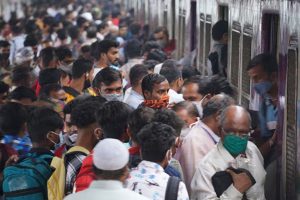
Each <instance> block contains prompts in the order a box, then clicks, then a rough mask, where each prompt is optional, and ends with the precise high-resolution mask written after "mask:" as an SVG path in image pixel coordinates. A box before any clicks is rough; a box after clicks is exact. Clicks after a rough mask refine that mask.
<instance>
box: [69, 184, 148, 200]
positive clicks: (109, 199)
mask: <svg viewBox="0 0 300 200" xmlns="http://www.w3.org/2000/svg"><path fill="white" fill-rule="evenodd" d="M82 199H86V200H98V199H105V200H120V199H126V200H147V198H146V197H143V196H142V195H139V194H137V193H135V192H132V191H130V190H128V189H125V188H123V185H122V183H121V182H120V181H114V180H97V181H93V182H92V183H91V185H90V187H89V188H88V189H86V190H84V191H81V192H78V193H75V194H71V195H69V196H67V197H66V198H65V200H82Z"/></svg>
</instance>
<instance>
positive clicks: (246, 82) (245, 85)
mask: <svg viewBox="0 0 300 200" xmlns="http://www.w3.org/2000/svg"><path fill="white" fill-rule="evenodd" d="M251 44H252V27H250V26H246V27H245V28H244V34H243V50H242V105H243V106H244V107H245V108H248V107H249V101H243V98H246V99H250V77H249V76H248V73H247V65H248V62H249V61H250V60H251Z"/></svg>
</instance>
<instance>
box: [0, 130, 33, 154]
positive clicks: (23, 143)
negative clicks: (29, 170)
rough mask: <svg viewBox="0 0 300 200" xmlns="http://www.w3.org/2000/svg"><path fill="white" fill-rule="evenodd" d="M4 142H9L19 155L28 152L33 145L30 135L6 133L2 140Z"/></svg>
mask: <svg viewBox="0 0 300 200" xmlns="http://www.w3.org/2000/svg"><path fill="white" fill-rule="evenodd" d="M0 142H1V143H2V144H7V145H9V146H11V147H12V148H13V149H15V150H16V151H17V152H18V153H19V155H24V154H26V153H28V152H29V151H30V149H31V147H32V143H31V140H30V138H29V136H28V135H25V136H24V137H18V136H14V135H10V134H5V135H4V136H3V138H2V140H1V141H0Z"/></svg>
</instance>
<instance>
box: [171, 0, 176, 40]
mask: <svg viewBox="0 0 300 200" xmlns="http://www.w3.org/2000/svg"><path fill="white" fill-rule="evenodd" d="M171 4H172V5H171V12H172V13H171V18H172V22H171V24H172V38H175V21H176V15H175V1H171Z"/></svg>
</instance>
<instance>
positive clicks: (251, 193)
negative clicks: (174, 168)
mask: <svg viewBox="0 0 300 200" xmlns="http://www.w3.org/2000/svg"><path fill="white" fill-rule="evenodd" d="M245 153H246V158H243V157H241V156H238V157H236V158H233V157H232V156H231V154H230V153H229V152H228V151H227V150H226V149H225V148H224V146H223V144H222V142H219V143H218V145H217V146H215V147H214V148H213V149H212V150H211V151H210V152H209V153H208V154H207V155H206V156H205V157H204V158H203V159H202V160H201V161H200V163H199V164H198V165H197V168H196V173H195V175H194V177H193V180H192V184H191V188H192V198H191V199H193V200H205V199H210V200H211V199H230V200H241V199H243V194H242V193H240V192H239V191H238V190H237V189H236V188H235V187H234V186H233V184H232V185H231V186H229V188H228V189H227V190H226V191H224V193H223V194H222V195H221V197H220V198H218V197H217V196H216V193H215V190H214V188H213V185H212V182H211V177H212V176H213V175H214V174H215V173H216V172H218V171H224V170H226V169H227V168H229V167H233V168H243V169H247V170H248V171H249V172H250V173H251V174H252V176H253V177H254V179H255V181H256V184H254V185H253V186H252V187H251V188H250V189H249V190H248V191H247V192H246V196H247V199H248V200H265V195H264V183H265V176H266V172H265V170H264V167H263V162H264V161H263V157H262V155H261V153H260V151H259V150H258V148H257V147H256V146H255V144H253V143H252V142H250V141H249V142H248V145H247V149H246V152H245Z"/></svg>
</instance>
